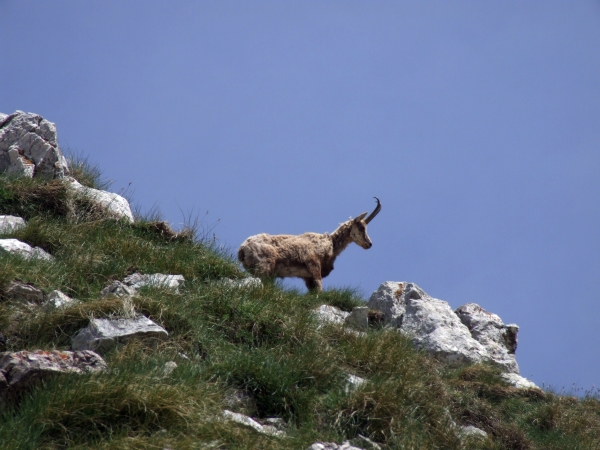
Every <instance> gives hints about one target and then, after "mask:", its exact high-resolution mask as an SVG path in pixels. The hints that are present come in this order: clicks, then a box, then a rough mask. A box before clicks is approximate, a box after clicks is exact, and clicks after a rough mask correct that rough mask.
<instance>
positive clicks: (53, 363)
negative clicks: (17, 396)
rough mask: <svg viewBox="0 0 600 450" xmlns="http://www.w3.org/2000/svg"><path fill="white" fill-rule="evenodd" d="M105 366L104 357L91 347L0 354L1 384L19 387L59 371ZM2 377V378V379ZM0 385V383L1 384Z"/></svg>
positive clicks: (9, 387) (82, 370)
mask: <svg viewBox="0 0 600 450" xmlns="http://www.w3.org/2000/svg"><path fill="white" fill-rule="evenodd" d="M104 369H106V363H105V362H104V360H103V359H102V358H101V357H100V356H99V355H98V354H96V353H94V352H93V351H89V350H85V351H80V352H68V351H59V350H54V351H44V350H37V351H34V352H28V351H21V352H16V353H10V352H5V353H1V354H0V373H1V374H2V376H3V377H0V385H2V384H4V388H5V389H11V390H21V389H24V388H27V387H29V386H30V385H31V384H32V383H33V382H35V381H36V380H39V379H42V378H45V377H47V376H50V375H56V374H60V373H85V372H99V371H101V370H104ZM1 378H4V380H5V382H4V383H3V382H2V380H1ZM0 389H1V386H0Z"/></svg>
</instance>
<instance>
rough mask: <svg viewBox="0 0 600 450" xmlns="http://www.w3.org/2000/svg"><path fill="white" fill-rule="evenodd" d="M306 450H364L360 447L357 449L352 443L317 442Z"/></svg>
mask: <svg viewBox="0 0 600 450" xmlns="http://www.w3.org/2000/svg"><path fill="white" fill-rule="evenodd" d="M306 450H363V449H362V448H360V447H355V446H354V445H352V444H351V443H350V441H345V442H342V443H341V444H336V443H335V442H315V443H314V444H313V445H311V446H310V447H308V448H307V449H306Z"/></svg>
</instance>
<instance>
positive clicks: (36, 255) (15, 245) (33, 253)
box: [0, 239, 54, 261]
mask: <svg viewBox="0 0 600 450" xmlns="http://www.w3.org/2000/svg"><path fill="white" fill-rule="evenodd" d="M3 252H5V253H12V254H13V255H19V256H21V257H23V258H25V259H44V260H46V261H52V260H53V259H54V257H53V256H52V255H51V254H49V253H46V251H44V250H43V249H41V248H40V247H32V246H30V245H29V244H26V243H25V242H21V241H19V240H18V239H0V253H3Z"/></svg>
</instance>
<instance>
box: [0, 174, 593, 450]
mask: <svg viewBox="0 0 600 450" xmlns="http://www.w3.org/2000/svg"><path fill="white" fill-rule="evenodd" d="M74 173H75V174H76V176H77V177H80V179H81V180H82V182H83V183H84V184H86V185H88V186H92V187H103V186H104V185H102V181H101V177H100V172H99V171H98V170H97V169H94V168H92V169H90V168H89V167H87V166H86V164H85V162H84V163H81V164H80V165H79V166H77V168H76V170H74ZM90 211H91V209H90V205H89V204H85V202H81V201H74V200H73V199H72V198H70V197H69V195H68V193H67V191H66V190H65V188H64V185H63V184H62V182H60V181H53V182H44V181H37V180H24V179H16V178H7V177H0V213H2V214H16V215H21V216H23V217H24V218H26V219H27V220H28V224H27V227H26V228H24V229H22V230H19V231H17V232H14V233H12V234H9V235H5V236H3V237H14V238H18V239H20V240H22V241H24V242H27V243H29V244H30V245H35V246H40V247H42V248H44V249H45V250H46V251H48V252H49V253H51V254H52V255H53V256H54V257H55V260H54V261H52V262H47V261H27V260H24V259H22V258H18V257H14V256H11V255H0V332H1V333H2V334H3V335H4V336H6V337H7V343H6V347H7V348H6V349H7V350H10V351H18V350H23V349H29V350H34V349H39V348H42V349H52V348H58V349H68V347H69V345H70V339H71V337H72V336H73V335H74V334H75V333H76V332H77V330H79V329H80V328H82V327H84V326H86V325H87V323H88V321H89V319H90V317H105V316H119V315H125V314H128V313H131V308H132V307H133V308H134V310H135V311H137V312H139V313H143V314H144V315H146V316H148V317H150V318H151V319H152V320H154V321H155V322H156V323H158V324H160V325H161V326H163V327H164V328H165V329H166V330H168V332H169V337H168V339H167V340H165V341H163V342H160V343H157V342H154V343H142V342H130V343H129V344H127V345H125V346H121V347H117V348H115V349H114V350H112V351H111V352H110V353H109V354H107V355H105V358H106V361H107V363H108V366H109V368H110V370H108V371H106V372H103V373H100V374H95V375H91V374H88V375H77V376H75V375H71V376H66V375H65V376H60V377H57V378H53V379H48V380H44V381H41V382H40V383H38V385H37V386H36V387H34V388H32V389H31V390H30V391H29V392H27V393H26V395H24V396H23V398H22V400H21V402H20V403H19V404H18V405H16V406H8V407H5V408H4V410H3V413H2V415H1V416H0V442H1V445H0V447H1V448H3V449H4V448H6V449H43V448H48V449H64V448H77V449H87V448H100V449H128V448H131V449H146V448H150V449H152V448H156V449H163V448H172V449H188V448H189V449H195V448H222V449H258V448H264V449H305V448H307V447H308V446H309V445H310V444H312V443H313V442H315V441H317V440H321V441H335V442H338V443H341V442H343V441H344V440H347V439H350V440H352V439H355V438H357V437H358V435H363V436H367V437H369V438H371V439H373V440H375V441H376V442H378V443H379V444H380V445H381V446H382V447H383V448H390V449H392V448H394V449H395V448H397V449H460V448H468V449H494V450H496V449H569V450H570V449H593V448H600V401H599V400H598V397H597V395H588V396H587V397H584V398H576V397H573V396H569V395H559V394H557V393H553V392H550V391H546V392H542V391H539V390H518V389H514V388H512V387H510V386H508V385H507V384H506V383H505V382H504V381H503V380H502V379H501V377H500V376H499V373H498V371H497V369H495V368H493V367H489V366H486V365H475V366H447V365H444V364H442V363H440V362H438V361H436V360H435V359H433V358H431V357H430V356H428V355H426V354H424V353H422V352H419V351H417V350H416V349H415V348H414V347H413V345H412V344H411V342H410V341H409V340H408V339H407V338H405V337H403V336H402V335H400V334H398V333H395V332H389V331H386V330H382V329H371V330H369V331H368V333H366V335H364V336H360V335H356V334H353V333H350V332H347V330H345V329H344V328H343V327H339V326H333V325H328V326H320V325H319V324H318V323H317V322H316V320H315V318H314V316H313V315H312V314H311V310H312V309H314V308H316V307H317V306H319V305H321V304H324V303H326V304H330V305H333V306H337V307H339V308H341V309H343V310H345V311H350V310H352V308H353V307H354V306H357V305H360V304H362V302H363V301H364V300H363V299H362V298H361V295H360V293H358V292H357V291H356V290H354V289H351V288H339V289H328V290H326V291H324V292H323V293H321V294H320V295H319V296H318V297H317V296H316V295H315V294H312V293H305V292H304V291H299V290H295V289H284V288H283V287H282V285H281V284H280V283H277V282H272V281H271V282H266V283H265V284H264V286H263V287H262V288H245V289H233V288H230V287H227V286H226V285H223V284H221V283H219V282H218V281H219V280H220V279H221V278H224V277H229V278H241V277H243V276H245V275H244V273H243V272H242V271H241V270H240V268H239V266H238V264H237V263H236V262H235V261H234V259H233V258H232V256H231V255H230V254H229V253H228V252H224V251H223V250H222V249H220V248H218V247H216V246H215V244H214V241H206V240H203V239H200V238H198V236H197V234H195V233H194V232H193V230H188V231H187V232H186V233H183V234H176V233H172V232H171V231H170V230H168V229H166V228H165V227H164V226H163V225H160V221H159V218H157V217H148V218H144V217H139V218H138V220H137V221H136V223H135V224H129V223H127V222H124V221H123V222H120V221H115V220H106V219H104V218H103V217H102V215H101V214H100V213H99V212H98V211H93V214H91V213H90ZM136 271H139V272H142V273H155V272H161V273H169V274H182V275H184V277H185V279H186V282H185V286H184V287H183V288H181V289H180V293H179V294H176V293H174V292H172V291H169V290H164V289H150V288H147V289H142V290H140V293H139V295H138V296H137V297H135V298H134V299H133V303H132V304H124V302H123V301H122V300H121V299H118V298H106V299H100V298H99V293H100V291H101V290H102V288H103V287H104V286H106V284H107V283H109V282H111V281H112V280H122V279H123V278H124V277H125V276H127V275H129V274H131V273H133V272H136ZM15 279H20V280H22V281H25V282H30V283H33V284H35V285H36V286H38V287H39V288H41V289H42V290H43V291H44V292H46V293H48V292H50V291H52V290H54V289H59V290H61V291H63V292H65V293H66V294H68V295H70V296H71V297H74V298H76V299H78V300H79V301H80V302H79V303H77V304H76V305H73V306H70V307H68V308H64V309H58V310H54V311H46V310H44V309H42V308H39V307H36V306H32V305H22V304H16V303H14V302H12V301H11V300H10V299H9V298H7V296H6V287H7V285H8V283H9V282H10V281H12V280H15ZM168 361H175V362H176V363H177V368H176V369H175V370H174V371H173V372H172V373H171V374H170V375H168V376H165V375H164V374H163V367H164V365H165V363H166V362H168ZM348 374H353V375H357V376H360V377H363V378H365V379H366V380H367V382H366V383H365V384H363V385H362V386H360V387H359V388H358V389H356V390H354V391H351V392H346V391H345V385H346V378H347V376H348ZM232 393H238V394H240V395H242V396H243V397H244V398H246V400H247V401H245V403H244V402H241V403H240V402H238V403H236V402H233V403H232V401H231V396H232ZM226 408H227V409H233V410H236V411H240V412H243V413H247V414H250V415H252V417H254V418H256V419H258V420H261V419H266V418H268V417H280V418H282V419H284V421H285V422H286V423H287V431H286V433H287V434H286V437H284V438H276V437H269V436H265V435H261V434H258V433H257V432H255V431H254V430H252V429H250V428H247V427H244V426H242V425H237V424H234V423H231V422H227V421H224V420H222V418H221V414H222V411H223V409H226ZM453 421H454V422H456V423H457V424H459V425H474V426H477V427H479V428H481V429H483V430H485V431H486V432H487V433H488V438H487V439H486V440H479V441H475V440H471V441H467V442H463V443H461V442H460V440H459V438H458V437H457V435H456V433H455V431H454V429H453Z"/></svg>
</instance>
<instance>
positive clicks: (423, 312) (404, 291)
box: [367, 281, 489, 363]
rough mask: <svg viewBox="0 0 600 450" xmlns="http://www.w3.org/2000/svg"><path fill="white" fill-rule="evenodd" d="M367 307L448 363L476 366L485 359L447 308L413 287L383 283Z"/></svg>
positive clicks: (485, 354) (403, 284)
mask: <svg viewBox="0 0 600 450" xmlns="http://www.w3.org/2000/svg"><path fill="white" fill-rule="evenodd" d="M367 305H368V307H369V308H371V309H379V310H381V311H382V312H383V313H384V315H385V318H384V321H385V323H386V324H387V325H390V326H392V327H395V328H398V329H400V331H401V332H402V333H403V334H405V335H407V336H410V337H411V338H412V340H413V341H414V342H415V344H416V345H417V346H418V347H421V348H423V349H425V350H426V351H428V352H430V353H433V354H435V355H438V356H440V357H442V358H444V359H445V360H447V361H449V362H453V361H461V362H469V363H478V362H481V361H484V360H486V359H489V355H488V353H487V351H486V350H485V348H484V347H483V346H482V345H481V344H480V343H479V342H477V341H476V340H475V339H473V338H472V337H471V333H470V332H469V329H468V328H467V327H466V326H465V325H464V324H463V323H462V322H461V321H460V319H459V318H458V316H457V315H456V314H454V312H453V311H452V309H451V308H450V305H449V304H448V303H447V302H445V301H443V300H438V299H435V298H432V297H430V296H429V295H427V294H426V293H425V292H424V291H423V290H422V289H421V288H420V287H419V286H417V285H416V284H413V283H407V282H400V283H399V282H390V281H388V282H386V283H383V284H382V285H381V286H379V288H378V289H377V290H376V291H375V292H374V293H373V294H372V295H371V298H370V299H369V302H368V303H367Z"/></svg>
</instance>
